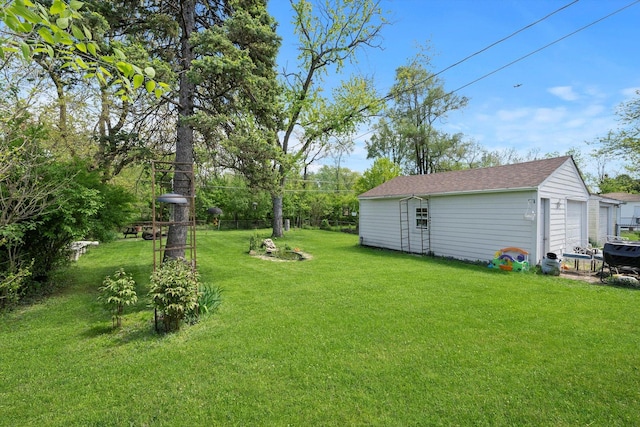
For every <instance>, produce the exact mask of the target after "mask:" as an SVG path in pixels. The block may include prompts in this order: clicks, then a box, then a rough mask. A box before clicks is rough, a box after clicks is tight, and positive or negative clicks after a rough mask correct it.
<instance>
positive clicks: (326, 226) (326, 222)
mask: <svg viewBox="0 0 640 427" xmlns="http://www.w3.org/2000/svg"><path fill="white" fill-rule="evenodd" d="M320 229H321V230H331V225H330V224H329V220H328V219H326V218H325V219H323V220H322V222H321V223H320Z"/></svg>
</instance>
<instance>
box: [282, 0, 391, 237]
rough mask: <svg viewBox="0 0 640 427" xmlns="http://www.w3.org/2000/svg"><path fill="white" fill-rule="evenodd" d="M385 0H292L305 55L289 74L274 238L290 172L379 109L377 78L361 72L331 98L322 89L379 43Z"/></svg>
mask: <svg viewBox="0 0 640 427" xmlns="http://www.w3.org/2000/svg"><path fill="white" fill-rule="evenodd" d="M379 3H380V2H379V1H374V0H333V1H328V2H316V3H313V4H312V3H311V2H310V1H307V0H298V1H294V0H291V6H292V9H293V12H294V16H293V23H294V26H295V31H296V33H297V35H298V38H299V47H298V48H299V52H300V54H299V63H298V64H297V68H296V70H294V71H285V74H284V76H283V77H284V79H283V90H284V96H283V111H284V114H283V121H282V122H281V127H280V128H279V129H278V130H279V132H278V133H277V135H278V139H277V141H276V145H275V147H274V148H275V149H276V151H277V153H278V154H277V156H274V158H273V159H274V161H273V162H272V165H273V169H272V171H273V172H274V180H273V181H275V183H276V185H275V186H272V187H271V188H270V191H271V198H272V201H273V236H274V237H280V236H282V235H283V218H282V201H283V194H284V188H285V183H286V180H287V177H288V176H289V174H290V173H291V172H292V171H295V170H296V166H298V167H299V168H300V169H301V167H300V166H303V165H301V164H300V163H302V162H303V161H304V159H307V158H308V155H309V153H310V151H311V150H313V149H314V147H317V145H320V146H321V147H325V146H327V145H328V144H329V142H330V141H331V140H332V137H336V136H343V135H349V134H350V133H352V132H354V131H355V128H356V126H357V124H358V123H361V122H362V121H364V120H366V119H367V118H368V117H369V115H370V114H373V113H375V112H376V111H377V109H378V108H379V105H380V103H379V101H378V97H377V96H376V94H375V91H374V90H373V88H372V85H371V81H370V80H368V79H366V78H364V77H361V76H352V77H351V78H349V79H347V80H345V81H343V82H342V83H341V85H340V86H339V87H337V88H336V89H335V90H334V91H333V93H332V96H331V97H330V98H328V97H325V96H323V92H322V91H323V89H324V84H325V78H326V77H327V75H328V73H331V74H332V75H333V76H336V75H340V73H341V72H342V71H343V70H344V66H345V64H346V63H347V62H351V61H354V60H355V59H356V56H357V53H358V51H360V50H361V49H364V48H368V47H376V46H378V44H377V43H378V41H379V39H380V32H381V30H382V28H383V26H384V25H385V23H386V22H385V20H384V17H383V15H382V11H381V9H380V6H379ZM296 132H297V134H296Z"/></svg>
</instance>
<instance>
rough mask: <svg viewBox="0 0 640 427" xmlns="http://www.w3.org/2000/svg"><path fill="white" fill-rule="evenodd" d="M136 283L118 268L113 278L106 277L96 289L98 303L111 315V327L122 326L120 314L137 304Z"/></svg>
mask: <svg viewBox="0 0 640 427" xmlns="http://www.w3.org/2000/svg"><path fill="white" fill-rule="evenodd" d="M135 286H136V282H135V280H133V277H131V275H129V274H127V273H125V271H124V270H123V269H122V268H120V269H118V271H116V272H115V273H114V274H113V276H107V277H106V278H105V279H104V281H103V282H102V286H101V287H100V288H98V291H99V292H100V295H99V296H98V301H100V302H101V303H102V304H103V305H104V306H105V308H106V309H107V310H109V312H111V315H112V321H113V327H114V328H119V327H121V326H122V314H123V312H124V308H125V307H126V306H128V305H134V304H135V303H136V302H138V295H137V294H136V290H135Z"/></svg>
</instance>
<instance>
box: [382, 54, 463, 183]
mask: <svg viewBox="0 0 640 427" xmlns="http://www.w3.org/2000/svg"><path fill="white" fill-rule="evenodd" d="M429 62H430V58H429V56H428V55H427V54H426V50H425V49H423V50H422V52H420V53H419V54H418V55H417V56H416V57H415V58H414V59H413V60H411V61H410V63H409V64H408V65H406V66H402V67H399V68H398V69H397V70H396V83H395V84H394V86H393V87H392V89H391V95H392V97H393V102H394V107H393V112H392V117H393V121H394V124H395V129H396V132H398V133H399V134H400V136H401V138H402V139H403V140H404V141H405V144H406V146H407V149H408V150H410V151H411V153H412V160H411V163H412V164H413V171H412V172H413V173H415V174H427V173H434V172H439V171H440V170H441V169H440V168H439V163H440V159H441V157H442V156H445V155H447V153H451V152H452V151H455V150H456V149H458V148H459V144H458V143H457V142H458V141H457V138H447V137H445V136H444V134H442V133H441V132H439V131H438V130H437V129H436V124H437V122H440V121H443V120H444V119H445V118H446V117H447V114H448V113H449V112H451V111H453V110H457V109H460V108H463V107H464V106H466V104H467V102H468V99H467V98H466V97H460V96H458V95H456V94H454V93H450V92H447V91H446V90H445V89H444V85H443V83H442V82H441V81H440V79H438V78H437V77H436V76H434V75H433V74H432V73H431V72H430V71H429V70H428V65H429Z"/></svg>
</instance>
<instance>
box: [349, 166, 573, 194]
mask: <svg viewBox="0 0 640 427" xmlns="http://www.w3.org/2000/svg"><path fill="white" fill-rule="evenodd" d="M567 161H571V162H573V159H572V158H571V156H563V157H554V158H551V159H543V160H533V161H530V162H525V163H516V164H512V165H503V166H495V167H490V168H479V169H465V170H459V171H451V172H440V173H434V174H428V175H410V176H399V177H396V178H393V179H392V180H389V181H387V182H385V183H384V184H381V185H379V186H377V187H375V188H373V189H371V190H369V191H367V192H365V193H362V194H361V195H360V196H359V197H361V198H377V197H405V196H413V195H416V196H426V195H435V194H448V193H473V192H478V191H499V190H509V189H514V190H515V189H533V188H537V187H538V186H539V185H540V184H542V182H543V181H544V180H545V179H547V178H548V177H549V176H550V175H551V174H552V173H553V172H555V171H556V170H557V169H558V168H559V167H560V166H562V165H563V164H564V163H565V162H567Z"/></svg>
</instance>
